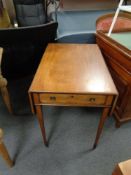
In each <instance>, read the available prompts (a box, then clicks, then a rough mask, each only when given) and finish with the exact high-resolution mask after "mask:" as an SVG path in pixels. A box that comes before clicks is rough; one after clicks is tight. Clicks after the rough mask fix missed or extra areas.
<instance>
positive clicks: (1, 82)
mask: <svg viewBox="0 0 131 175" xmlns="http://www.w3.org/2000/svg"><path fill="white" fill-rule="evenodd" d="M2 53H3V49H2V48H0V91H1V94H2V97H3V101H4V103H5V105H6V107H7V109H8V111H9V112H10V113H12V111H13V110H12V105H11V102H10V96H9V92H8V89H7V80H6V79H5V78H4V77H3V76H2V72H1V60H2Z"/></svg>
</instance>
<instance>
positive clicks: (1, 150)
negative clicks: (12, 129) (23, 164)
mask: <svg viewBox="0 0 131 175" xmlns="http://www.w3.org/2000/svg"><path fill="white" fill-rule="evenodd" d="M0 155H2V157H3V158H4V160H5V161H6V162H7V163H8V165H9V166H10V167H12V166H13V161H12V160H11V158H10V156H9V153H8V151H7V149H6V146H5V145H4V143H3V131H2V129H0Z"/></svg>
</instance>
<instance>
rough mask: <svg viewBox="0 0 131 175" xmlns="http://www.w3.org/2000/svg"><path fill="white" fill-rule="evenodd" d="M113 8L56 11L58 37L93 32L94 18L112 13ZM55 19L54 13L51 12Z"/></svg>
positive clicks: (94, 27) (94, 26)
mask: <svg viewBox="0 0 131 175" xmlns="http://www.w3.org/2000/svg"><path fill="white" fill-rule="evenodd" d="M113 11H114V10H90V11H58V13H57V21H58V23H59V25H58V38H62V37H65V36H68V35H73V34H83V33H84V34H86V33H93V32H95V30H96V20H97V18H98V17H99V16H102V15H104V14H108V13H112V12H113ZM52 18H54V19H55V14H54V13H52Z"/></svg>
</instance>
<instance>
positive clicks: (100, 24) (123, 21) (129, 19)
mask: <svg viewBox="0 0 131 175" xmlns="http://www.w3.org/2000/svg"><path fill="white" fill-rule="evenodd" d="M114 15H115V13H110V14H105V15H102V16H100V17H99V18H98V19H97V20H96V30H97V31H103V32H104V33H105V32H106V33H107V32H108V31H109V28H110V25H111V23H112V20H113V17H114ZM128 30H129V31H131V14H130V13H127V12H120V13H119V15H118V17H117V20H116V23H115V25H114V27H113V32H120V31H128Z"/></svg>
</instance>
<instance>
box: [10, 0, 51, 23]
mask: <svg viewBox="0 0 131 175" xmlns="http://www.w3.org/2000/svg"><path fill="white" fill-rule="evenodd" d="M13 2H14V7H15V11H16V20H17V22H18V25H19V26H34V25H39V24H44V23H47V22H48V19H47V0H13Z"/></svg>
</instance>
